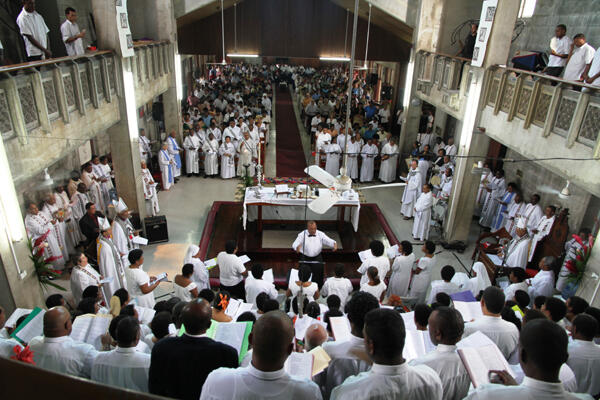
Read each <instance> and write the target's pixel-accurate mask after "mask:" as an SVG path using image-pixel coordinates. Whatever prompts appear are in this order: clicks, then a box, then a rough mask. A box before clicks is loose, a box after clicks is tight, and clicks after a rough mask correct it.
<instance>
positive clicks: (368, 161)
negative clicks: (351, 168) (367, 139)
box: [360, 144, 379, 182]
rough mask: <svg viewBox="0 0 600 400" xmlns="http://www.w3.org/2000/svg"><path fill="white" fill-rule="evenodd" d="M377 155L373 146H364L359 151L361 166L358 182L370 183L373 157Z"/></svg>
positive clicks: (373, 168) (375, 147) (373, 165)
mask: <svg viewBox="0 0 600 400" xmlns="http://www.w3.org/2000/svg"><path fill="white" fill-rule="evenodd" d="M378 153H379V150H377V146H375V145H374V144H371V145H369V144H365V145H364V146H363V148H362V151H361V156H362V165H361V167H360V181H361V182H371V181H372V180H373V174H374V172H375V157H376V156H377V154H378Z"/></svg>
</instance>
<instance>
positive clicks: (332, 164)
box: [324, 143, 342, 176]
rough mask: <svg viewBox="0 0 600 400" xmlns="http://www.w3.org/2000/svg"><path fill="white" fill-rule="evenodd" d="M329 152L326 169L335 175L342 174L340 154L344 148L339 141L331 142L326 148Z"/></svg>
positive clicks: (326, 151)
mask: <svg viewBox="0 0 600 400" xmlns="http://www.w3.org/2000/svg"><path fill="white" fill-rule="evenodd" d="M324 150H325V153H327V162H326V163H325V170H326V171H327V172H329V173H330V174H331V175H333V176H338V175H339V174H340V154H342V149H341V148H340V145H339V144H337V143H330V144H328V145H326V146H325V148H324Z"/></svg>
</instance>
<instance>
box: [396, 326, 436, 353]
mask: <svg viewBox="0 0 600 400" xmlns="http://www.w3.org/2000/svg"><path fill="white" fill-rule="evenodd" d="M432 350H435V346H434V345H433V343H431V339H430V338H429V332H428V331H419V330H407V331H406V340H405V343H404V350H403V352H402V357H404V358H405V359H406V361H410V360H414V359H415V358H419V357H422V356H424V355H425V354H427V353H429V352H430V351H432Z"/></svg>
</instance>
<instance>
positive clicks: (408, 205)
mask: <svg viewBox="0 0 600 400" xmlns="http://www.w3.org/2000/svg"><path fill="white" fill-rule="evenodd" d="M401 179H402V178H401ZM403 180H406V186H405V187H404V193H403V194H402V208H401V209H400V213H401V214H402V215H404V216H405V217H409V218H410V217H412V216H413V214H414V204H415V202H416V201H417V197H419V193H421V189H422V187H423V183H422V182H421V174H420V173H419V169H418V168H417V169H413V170H410V171H409V172H408V177H407V178H406V179H403Z"/></svg>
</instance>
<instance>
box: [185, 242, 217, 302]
mask: <svg viewBox="0 0 600 400" xmlns="http://www.w3.org/2000/svg"><path fill="white" fill-rule="evenodd" d="M183 263H184V264H192V265H193V266H194V273H193V274H192V278H191V279H192V281H193V282H194V283H195V284H196V287H197V288H198V292H201V291H202V290H204V289H210V280H209V276H208V269H207V268H206V266H205V265H204V263H203V262H202V261H201V260H200V247H198V246H196V245H195V244H191V245H190V246H189V247H188V249H187V252H186V253H185V257H184V258H183Z"/></svg>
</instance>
